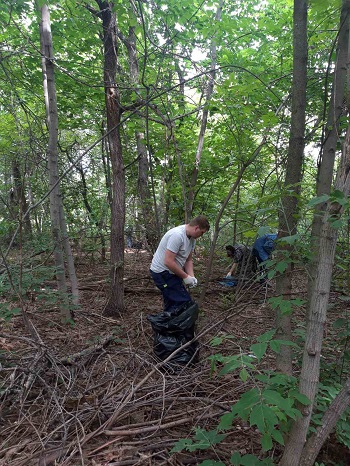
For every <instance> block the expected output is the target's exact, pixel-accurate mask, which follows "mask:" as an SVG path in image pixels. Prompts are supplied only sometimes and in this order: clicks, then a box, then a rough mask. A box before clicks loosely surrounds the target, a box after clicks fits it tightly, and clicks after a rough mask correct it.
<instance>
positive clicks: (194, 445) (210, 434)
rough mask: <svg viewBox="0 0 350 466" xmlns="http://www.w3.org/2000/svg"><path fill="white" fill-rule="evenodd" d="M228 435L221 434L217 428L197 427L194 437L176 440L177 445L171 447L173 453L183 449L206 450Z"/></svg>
mask: <svg viewBox="0 0 350 466" xmlns="http://www.w3.org/2000/svg"><path fill="white" fill-rule="evenodd" d="M225 437H226V435H225V434H219V433H218V432H217V430H211V431H207V430H203V429H200V428H197V429H195V435H194V436H193V440H192V439H182V440H179V441H178V442H176V444H175V446H174V447H173V448H172V449H171V453H176V452H179V451H182V450H187V451H196V450H206V449H207V448H209V447H210V446H212V445H216V444H217V443H220V442H221V441H222V440H223V439H224V438H225Z"/></svg>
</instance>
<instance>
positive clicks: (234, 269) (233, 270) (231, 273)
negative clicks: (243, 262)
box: [227, 262, 238, 275]
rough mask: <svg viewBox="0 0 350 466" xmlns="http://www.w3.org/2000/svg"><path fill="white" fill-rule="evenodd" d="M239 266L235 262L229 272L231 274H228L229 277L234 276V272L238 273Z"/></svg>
mask: <svg viewBox="0 0 350 466" xmlns="http://www.w3.org/2000/svg"><path fill="white" fill-rule="evenodd" d="M237 265H238V264H237V262H234V263H233V264H232V267H231V268H230V271H229V273H228V274H227V275H233V274H234V272H236V269H237Z"/></svg>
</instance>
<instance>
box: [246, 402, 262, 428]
mask: <svg viewBox="0 0 350 466" xmlns="http://www.w3.org/2000/svg"><path fill="white" fill-rule="evenodd" d="M249 422H250V425H252V426H254V425H256V426H257V427H258V429H259V431H260V432H261V433H264V432H265V430H266V426H265V418H264V414H263V409H262V405H261V404H258V405H256V406H254V408H253V409H252V411H251V413H250V418H249Z"/></svg>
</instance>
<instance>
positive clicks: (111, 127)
mask: <svg viewBox="0 0 350 466" xmlns="http://www.w3.org/2000/svg"><path fill="white" fill-rule="evenodd" d="M96 1H97V4H98V6H99V10H100V11H99V12H98V16H99V17H100V18H101V19H102V28H103V51H104V65H103V76H104V89H105V103H106V113H107V133H108V147H109V153H110V159H111V165H112V205H111V245H110V248H111V271H110V283H111V287H110V295H109V299H108V302H107V304H106V306H105V309H104V314H105V315H108V316H112V317H117V316H118V315H120V314H121V313H123V312H124V282H123V278H124V225H125V173H124V160H123V154H122V144H121V140H120V119H121V105H120V95H119V89H118V85H117V82H116V75H117V70H118V47H117V30H116V15H115V12H114V11H115V9H114V8H113V2H104V1H100V0H96Z"/></svg>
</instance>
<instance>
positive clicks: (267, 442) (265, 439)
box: [261, 433, 273, 451]
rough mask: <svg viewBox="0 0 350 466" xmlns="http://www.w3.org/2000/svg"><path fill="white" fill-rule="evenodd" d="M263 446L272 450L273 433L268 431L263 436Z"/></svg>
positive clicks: (264, 448) (266, 449) (267, 449)
mask: <svg viewBox="0 0 350 466" xmlns="http://www.w3.org/2000/svg"><path fill="white" fill-rule="evenodd" d="M261 446H262V447H263V450H264V451H269V450H271V448H272V446H273V444H272V438H271V435H270V434H269V433H266V434H264V435H263V436H262V437H261Z"/></svg>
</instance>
